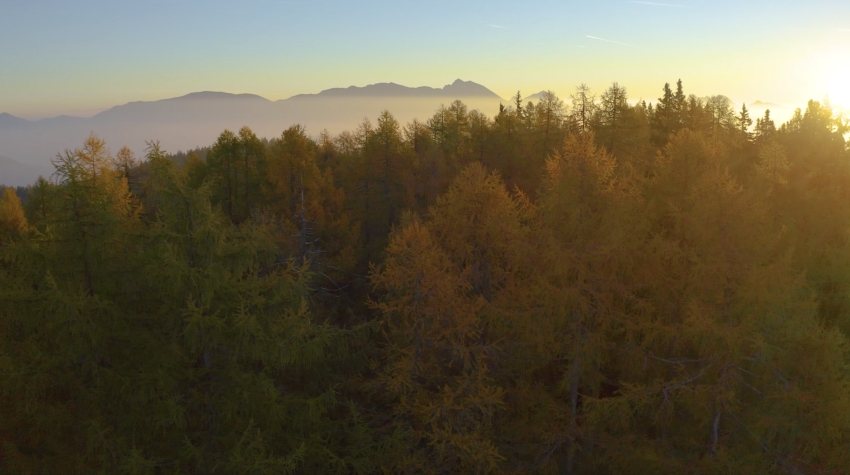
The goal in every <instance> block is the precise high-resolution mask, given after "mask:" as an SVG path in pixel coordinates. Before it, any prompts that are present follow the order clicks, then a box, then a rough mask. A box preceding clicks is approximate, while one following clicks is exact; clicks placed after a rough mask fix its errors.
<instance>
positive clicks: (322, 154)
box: [0, 81, 850, 474]
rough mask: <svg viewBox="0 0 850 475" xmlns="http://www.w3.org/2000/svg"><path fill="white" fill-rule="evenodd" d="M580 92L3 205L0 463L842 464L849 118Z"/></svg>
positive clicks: (849, 371) (157, 159)
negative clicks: (756, 114)
mask: <svg viewBox="0 0 850 475" xmlns="http://www.w3.org/2000/svg"><path fill="white" fill-rule="evenodd" d="M569 103H570V104H569V106H566V105H565V104H564V102H563V101H562V100H560V99H559V98H557V97H556V96H555V95H554V94H552V93H547V94H546V95H545V96H544V97H543V98H542V99H540V100H539V101H538V102H537V103H536V104H535V103H531V102H525V103H523V101H522V98H521V96H520V95H519V94H517V97H516V98H515V100H514V103H513V104H512V105H510V106H507V107H504V106H503V107H502V108H501V109H500V110H499V112H498V114H496V115H495V117H493V118H490V117H488V116H487V115H485V114H483V113H481V112H479V111H469V110H467V108H466V106H465V105H464V104H463V103H461V102H459V101H456V102H453V103H452V104H450V105H449V106H448V107H441V108H440V109H439V110H438V111H437V112H436V113H435V114H434V115H433V117H431V118H429V119H428V120H426V121H424V122H420V121H416V120H414V121H413V122H411V123H408V124H406V125H401V124H399V123H398V122H397V121H396V120H395V118H394V117H393V116H392V115H391V114H390V113H389V112H383V113H381V115H380V116H379V117H378V118H377V120H376V121H375V123H372V122H370V121H368V120H365V121H364V122H363V123H362V124H361V125H360V126H359V127H358V128H357V129H356V130H354V131H351V132H344V133H342V134H340V135H338V136H330V135H329V134H327V133H323V134H321V135H320V136H319V137H318V138H315V139H314V138H310V137H309V136H308V135H307V133H306V131H305V130H304V129H303V128H302V127H300V126H294V127H291V128H289V129H287V130H285V131H284V132H283V133H282V134H281V136H280V137H276V138H273V139H271V140H266V139H261V138H258V137H257V136H256V135H255V134H253V133H252V132H251V130H249V129H248V128H243V129H242V130H240V131H239V132H238V133H233V132H230V131H225V132H223V133H222V134H221V135H220V136H219V138H218V140H217V141H216V142H215V143H214V144H212V145H211V146H209V147H206V148H203V149H199V150H195V151H192V152H188V153H180V154H177V155H168V154H167V153H166V152H165V151H163V150H161V149H160V147H159V145H158V144H157V143H155V142H152V143H151V144H150V145H149V148H148V150H147V152H146V154H145V156H144V157H143V158H142V159H137V157H135V156H134V155H133V153H132V152H131V151H130V150H128V149H126V148H123V149H121V150H120V151H119V152H117V154H116V155H115V156H111V155H110V153H109V151H108V149H107V147H106V144H105V143H104V142H103V141H101V140H99V139H98V138H96V137H95V136H92V137H90V138H89V139H88V140H87V141H86V142H85V144H84V145H83V146H82V148H80V149H77V150H73V151H71V150H66V151H65V152H63V153H62V154H60V155H58V156H57V157H56V158H55V160H54V165H55V169H56V172H55V174H54V175H53V177H52V178H51V179H50V180H44V179H42V180H39V181H38V182H37V183H35V184H34V185H32V186H30V187H28V188H27V189H26V190H25V191H26V193H16V192H15V191H14V190H11V189H7V190H5V192H4V193H3V195H2V199H0V471H2V472H4V473H16V474H29V473H31V474H36V473H86V474H89V473H109V474H112V473H128V474H130V473H132V474H177V473H181V474H209V473H226V474H230V473H234V474H235V473H239V474H248V473H251V474H255V473H256V474H280V473H341V474H343V473H344V474H349V473H388V474H389V473H393V474H394V473H411V474H413V473H433V474H444V473H515V474H519V473H540V474H550V473H551V474H555V473H565V474H606V473H607V474H621V473H634V474H640V473H653V474H656V473H657V474H683V473H691V474H708V473H776V474H779V473H788V474H800V473H806V474H839V473H846V471H847V467H850V392H848V391H850V366H848V363H850V353H848V351H850V347H848V337H850V148H848V145H847V143H846V142H845V139H844V137H845V135H846V134H847V132H848V127H847V123H846V122H845V121H844V120H843V119H841V118H839V117H835V116H834V115H833V113H832V111H831V109H830V108H829V107H827V106H824V105H822V104H820V103H818V102H815V101H810V102H809V104H808V106H807V108H806V110H805V111H800V110H798V111H797V113H796V114H795V115H794V117H793V118H792V119H791V120H790V121H789V122H788V123H786V124H783V125H781V126H780V127H776V125H775V124H774V122H773V121H772V120H771V118H770V115H769V112H768V113H766V114H765V116H764V117H762V118H757V119H756V121H755V123H753V120H752V118H750V117H749V113H748V111H747V110H746V107H744V108H743V109H742V110H741V111H740V112H735V111H733V110H732V109H731V106H730V101H729V100H728V99H727V98H725V97H723V96H715V97H711V98H708V99H706V100H703V99H700V98H697V97H695V96H693V95H691V96H685V94H684V93H683V90H682V84H681V81H680V82H679V83H678V85H677V88H676V90H675V91H673V89H672V88H671V87H670V86H669V85H665V87H664V93H663V96H662V97H661V98H660V99H659V100H658V102H657V103H656V104H655V105H647V104H646V103H645V102H640V103H638V104H635V105H631V104H630V103H629V102H628V101H627V94H626V90H625V89H624V88H622V87H620V86H619V85H617V84H614V85H612V86H611V87H610V88H609V89H607V90H606V91H604V92H603V93H602V94H601V95H600V96H599V97H595V96H593V95H592V94H591V91H590V90H589V89H588V88H587V87H585V86H580V87H579V88H577V89H576V92H575V94H574V95H573V96H572V97H571V98H570V100H569ZM21 191H24V190H21ZM19 194H21V195H24V196H25V199H23V200H21V199H20V198H19Z"/></svg>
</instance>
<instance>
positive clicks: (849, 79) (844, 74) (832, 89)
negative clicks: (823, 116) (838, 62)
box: [827, 66, 850, 109]
mask: <svg viewBox="0 0 850 475" xmlns="http://www.w3.org/2000/svg"><path fill="white" fill-rule="evenodd" d="M827 92H828V93H829V101H830V102H831V103H832V105H834V106H840V107H843V108H845V109H850V66H845V67H843V68H838V69H837V70H836V71H834V72H833V73H832V74H831V75H830V77H829V79H828V82H827Z"/></svg>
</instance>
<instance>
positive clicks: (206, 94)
mask: <svg viewBox="0 0 850 475" xmlns="http://www.w3.org/2000/svg"><path fill="white" fill-rule="evenodd" d="M192 99H195V100H208V99H254V100H262V101H268V99H266V98H265V97H262V96H258V95H256V94H232V93H230V92H220V91H201V92H192V93H189V94H186V95H185V96H180V97H174V98H172V99H170V100H192ZM167 100H169V99H167Z"/></svg>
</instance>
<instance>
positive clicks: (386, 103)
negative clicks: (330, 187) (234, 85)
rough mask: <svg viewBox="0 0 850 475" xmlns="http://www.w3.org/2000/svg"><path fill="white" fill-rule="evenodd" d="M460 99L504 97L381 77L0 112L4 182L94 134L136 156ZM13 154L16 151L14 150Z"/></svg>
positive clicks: (479, 103)
mask: <svg viewBox="0 0 850 475" xmlns="http://www.w3.org/2000/svg"><path fill="white" fill-rule="evenodd" d="M455 99H460V100H463V101H464V103H465V104H466V105H467V106H468V107H469V109H479V110H481V111H482V112H484V113H485V114H488V115H492V114H495V113H496V112H497V111H498V108H499V104H500V103H502V102H505V101H504V100H503V99H502V98H500V97H499V96H498V95H497V94H495V93H494V92H492V91H491V90H489V89H487V88H486V87H484V86H482V85H480V84H477V83H474V82H471V81H462V80H460V79H458V80H456V81H454V82H453V83H452V84H448V85H446V86H445V87H442V88H431V87H406V86H402V85H399V84H395V83H378V84H371V85H368V86H364V87H355V86H352V87H348V88H334V89H327V90H324V91H321V92H319V93H318V94H300V95H297V96H293V97H290V98H289V99H284V100H279V101H270V100H268V99H266V98H263V97H261V96H258V95H255V94H230V93H225V92H212V91H204V92H196V93H191V94H187V95H185V96H181V97H175V98H170V99H163V100H158V101H149V102H130V103H127V104H123V105H119V106H115V107H112V108H111V109H108V110H106V111H103V112H101V113H99V114H97V115H95V116H93V117H90V118H82V117H71V116H59V117H53V118H49V119H41V120H35V121H30V120H25V119H22V118H19V117H15V116H13V115H10V114H8V113H0V155H2V160H0V184H4V185H25V184H29V183H32V182H33V181H34V180H35V179H36V178H37V177H38V175H39V174H45V173H48V174H49V171H50V170H51V168H50V158H52V157H55V156H56V154H58V153H60V152H62V151H63V150H65V149H74V148H77V147H80V146H81V145H82V143H83V141H84V140H85V139H86V137H88V135H89V134H91V133H95V134H96V135H98V136H99V137H101V138H103V139H104V140H106V142H107V144H108V145H109V147H110V149H111V150H112V151H113V152H115V151H117V150H118V149H119V148H121V147H122V146H124V145H126V146H128V147H129V148H130V149H131V150H133V151H134V152H135V153H136V154H137V156H141V154H142V153H143V151H144V149H145V147H146V142H147V141H151V140H157V141H159V142H160V144H161V145H162V147H163V148H164V149H165V150H167V151H170V152H176V151H178V150H188V149H192V148H195V147H198V146H207V145H211V144H212V143H213V142H215V139H216V137H218V135H219V134H220V133H221V132H222V131H223V130H225V129H229V130H233V131H237V130H238V129H239V128H241V127H242V126H248V127H250V128H251V129H252V130H253V131H254V132H255V133H256V134H257V135H258V136H260V137H269V138H270V137H276V136H279V135H280V133H281V132H282V131H283V130H285V129H286V128H288V127H289V126H291V125H294V124H301V125H303V126H305V127H306V128H307V131H308V133H310V134H313V135H318V133H319V132H321V131H322V130H327V131H328V132H329V133H332V134H335V133H339V132H342V131H343V130H352V129H354V128H356V127H357V125H358V124H359V123H360V122H362V121H363V120H364V118H367V117H369V118H372V120H374V118H375V117H377V115H378V114H380V112H381V111H382V110H384V109H386V110H389V111H390V112H392V114H393V115H394V116H395V118H396V119H397V120H398V121H399V122H400V123H401V124H405V123H406V122H408V121H410V120H412V119H414V118H418V119H420V120H425V119H427V118H429V117H431V116H432V115H433V114H434V112H435V111H436V109H437V108H438V107H439V106H440V105H441V104H442V105H448V104H449V103H450V102H451V101H453V100H455ZM10 157H11V158H10Z"/></svg>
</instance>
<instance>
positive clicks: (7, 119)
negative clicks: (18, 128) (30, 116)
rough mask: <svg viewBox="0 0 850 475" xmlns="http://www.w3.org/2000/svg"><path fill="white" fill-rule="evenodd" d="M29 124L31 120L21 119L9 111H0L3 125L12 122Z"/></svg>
mask: <svg viewBox="0 0 850 475" xmlns="http://www.w3.org/2000/svg"><path fill="white" fill-rule="evenodd" d="M18 123H20V124H28V123H29V121H28V120H26V119H21V118H20V117H16V116H13V115H12V114H9V113H8V112H0V124H2V125H12V124H18Z"/></svg>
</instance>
